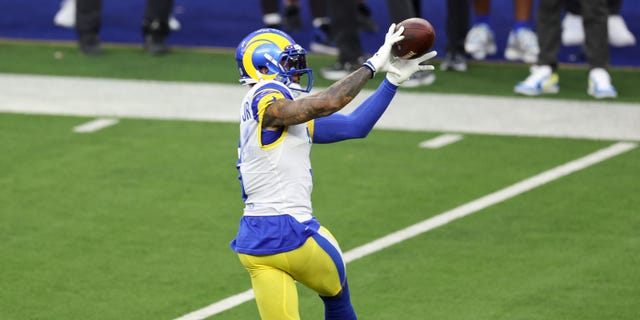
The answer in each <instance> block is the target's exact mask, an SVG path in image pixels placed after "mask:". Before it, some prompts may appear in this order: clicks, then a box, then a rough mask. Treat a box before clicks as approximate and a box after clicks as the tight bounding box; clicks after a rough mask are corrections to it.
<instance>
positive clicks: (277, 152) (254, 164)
mask: <svg viewBox="0 0 640 320" xmlns="http://www.w3.org/2000/svg"><path fill="white" fill-rule="evenodd" d="M283 98H285V99H292V100H293V94H292V92H291V90H290V89H289V88H288V87H286V86H285V85H284V84H282V83H281V82H277V81H260V82H258V83H257V84H255V85H254V86H253V88H251V90H250V91H249V92H248V93H247V95H246V96H245V97H244V99H243V101H242V106H241V109H240V141H239V143H238V163H237V167H238V171H239V172H240V180H241V182H242V191H243V199H244V202H245V208H244V215H245V216H274V215H291V216H293V217H294V218H295V219H296V220H297V221H299V222H303V221H307V220H309V219H311V218H312V209H311V191H312V188H313V181H312V172H311V161H310V159H309V155H310V152H311V143H312V141H311V137H312V136H313V135H312V134H313V121H310V122H308V123H303V124H298V125H292V126H288V127H285V128H284V130H283V131H281V132H276V131H269V130H261V128H262V118H263V115H264V110H265V109H266V107H267V106H269V105H270V104H271V103H273V102H274V101H275V100H276V99H283Z"/></svg>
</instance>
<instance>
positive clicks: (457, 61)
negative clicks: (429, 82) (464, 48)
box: [440, 52, 467, 72]
mask: <svg viewBox="0 0 640 320" xmlns="http://www.w3.org/2000/svg"><path fill="white" fill-rule="evenodd" d="M440 69H442V70H444V71H446V70H453V71H458V72H465V71H467V57H466V56H465V55H464V54H463V53H459V52H455V53H447V54H446V56H445V57H444V61H443V62H442V64H441V65H440Z"/></svg>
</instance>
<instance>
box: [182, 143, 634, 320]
mask: <svg viewBox="0 0 640 320" xmlns="http://www.w3.org/2000/svg"><path fill="white" fill-rule="evenodd" d="M637 146H638V145H637V144H635V143H629V142H618V143H616V144H613V145H611V146H609V147H606V148H604V149H600V150H598V151H596V152H594V153H591V154H589V155H586V156H584V157H582V158H578V159H576V160H573V161H570V162H567V163H565V164H563V165H560V166H557V167H555V168H553V169H550V170H547V171H544V172H542V173H539V174H537V175H535V176H532V177H530V178H527V179H525V180H522V181H520V182H517V183H515V184H513V185H510V186H508V187H506V188H504V189H502V190H498V191H496V192H494V193H491V194H488V195H486V196H483V197H481V198H478V199H476V200H473V201H471V202H468V203H466V204H463V205H461V206H459V207H457V208H454V209H452V210H449V211H447V212H443V213H441V214H438V215H436V216H434V217H431V218H429V219H426V220H424V221H421V222H418V223H416V224H414V225H411V226H409V227H407V228H405V229H402V230H398V231H396V232H393V233H391V234H388V235H386V236H384V237H382V238H379V239H376V240H374V241H371V242H369V243H367V244H364V245H362V246H360V247H357V248H354V249H351V250H349V251H347V252H345V253H344V260H345V262H347V263H348V262H352V261H355V260H357V259H360V258H362V257H365V256H368V255H370V254H372V253H375V252H378V251H380V250H382V249H384V248H387V247H390V246H392V245H394V244H397V243H400V242H402V241H405V240H408V239H410V238H413V237H415V236H418V235H420V234H423V233H425V232H427V231H429V230H433V229H435V228H437V227H440V226H443V225H445V224H447V223H449V222H452V221H454V220H457V219H460V218H463V217H466V216H468V215H470V214H472V213H475V212H478V211H480V210H482V209H485V208H487V207H489V206H492V205H494V204H498V203H500V202H503V201H505V200H508V199H510V198H513V197H515V196H517V195H519V194H522V193H524V192H527V191H529V190H532V189H535V188H537V187H540V186H542V185H544V184H547V183H549V182H551V181H554V180H557V179H559V178H561V177H564V176H566V175H569V174H571V173H573V172H576V171H580V170H582V169H585V168H587V167H589V166H592V165H594V164H597V163H599V162H602V161H604V160H607V159H609V158H612V157H615V156H617V155H619V154H622V153H625V152H627V151H630V150H632V149H634V148H636V147H637ZM253 298H254V295H253V291H252V290H247V291H244V292H242V293H239V294H236V295H233V296H230V297H228V298H226V299H224V300H220V301H218V302H216V303H213V304H211V305H209V306H206V307H204V308H202V309H199V310H196V311H194V312H191V313H188V314H186V315H184V316H182V317H180V318H177V319H176V320H201V319H205V318H208V317H211V316H213V315H216V314H218V313H221V312H223V311H225V310H229V309H231V308H234V307H236V306H238V305H240V304H242V303H245V302H247V301H250V300H252V299H253Z"/></svg>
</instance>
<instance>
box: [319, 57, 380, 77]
mask: <svg viewBox="0 0 640 320" xmlns="http://www.w3.org/2000/svg"><path fill="white" fill-rule="evenodd" d="M368 58H369V57H368V56H362V57H359V58H358V59H357V60H356V61H352V62H340V61H338V62H336V63H335V64H334V65H332V66H330V67H326V68H322V69H320V74H321V75H322V77H323V78H325V79H328V80H334V81H335V80H340V79H342V78H344V77H346V76H348V75H349V74H350V73H352V72H354V71H356V70H358V69H359V68H360V67H362V64H363V63H364V62H365V61H367V59H368Z"/></svg>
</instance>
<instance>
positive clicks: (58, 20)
mask: <svg viewBox="0 0 640 320" xmlns="http://www.w3.org/2000/svg"><path fill="white" fill-rule="evenodd" d="M53 23H54V24H55V25H56V26H58V27H63V28H73V27H75V25H76V0H62V2H61V3H60V10H58V12H56V15H55V16H54V17H53Z"/></svg>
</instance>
